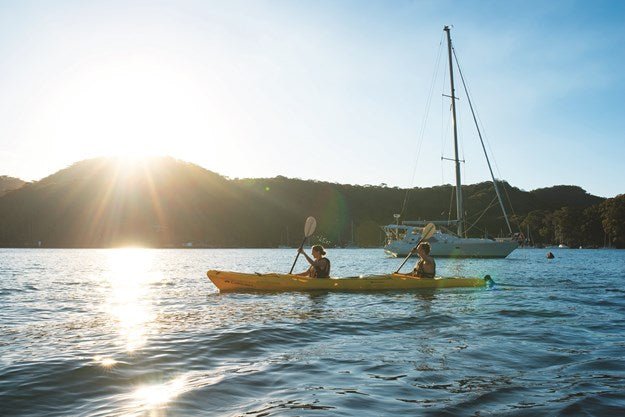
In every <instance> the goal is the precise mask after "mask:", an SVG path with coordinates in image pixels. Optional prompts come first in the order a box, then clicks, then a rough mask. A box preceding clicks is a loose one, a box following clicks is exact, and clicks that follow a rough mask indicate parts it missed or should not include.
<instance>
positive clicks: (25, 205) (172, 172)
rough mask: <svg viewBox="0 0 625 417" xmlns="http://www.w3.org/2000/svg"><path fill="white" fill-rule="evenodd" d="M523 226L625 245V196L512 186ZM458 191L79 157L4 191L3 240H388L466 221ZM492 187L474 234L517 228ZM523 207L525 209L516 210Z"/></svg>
mask: <svg viewBox="0 0 625 417" xmlns="http://www.w3.org/2000/svg"><path fill="white" fill-rule="evenodd" d="M501 186H502V189H503V192H502V194H503V195H504V199H505V202H506V205H507V206H508V211H509V213H510V217H511V219H512V225H513V227H514V229H515V230H514V231H517V232H518V231H520V232H522V233H524V234H526V235H527V236H526V237H527V238H529V240H530V241H531V242H532V243H533V244H537V245H548V244H560V243H564V244H566V245H568V246H571V247H577V246H580V245H581V246H585V247H589V246H591V247H600V246H613V247H619V248H621V247H625V230H624V228H625V196H623V195H621V196H618V197H615V198H611V199H603V198H601V197H597V196H593V195H590V194H588V193H586V192H585V191H584V190H583V189H581V188H580V187H576V186H556V187H550V188H544V189H538V190H533V191H524V190H521V189H519V188H516V187H513V186H511V185H510V184H508V183H506V182H502V183H501ZM453 191H454V188H453V186H451V185H441V186H436V187H427V188H413V189H410V190H406V189H401V188H397V187H388V186H386V185H383V184H382V185H349V184H336V183H329V182H321V181H306V180H300V179H293V178H285V177H281V176H278V177H275V178H256V179H228V178H225V177H223V176H220V175H218V174H216V173H214V172H211V171H209V170H206V169H204V168H202V167H199V166H197V165H194V164H190V163H186V162H183V161H179V160H175V159H173V158H167V157H166V158H153V159H150V160H146V161H144V162H143V163H140V164H136V165H134V166H128V165H125V164H124V162H123V161H121V160H117V159H111V158H96V159H90V160H85V161H81V162H77V163H75V164H74V165H72V166H70V167H68V168H66V169H64V170H61V171H59V172H57V173H55V174H53V175H50V176H49V177H47V178H44V179H42V180H40V181H37V182H33V183H26V184H24V185H22V186H21V187H19V188H17V189H13V190H10V191H7V192H5V193H4V194H3V195H1V196H0V246H2V247H30V246H42V247H113V246H121V245H142V246H153V247H180V246H194V247H276V246H279V245H287V246H295V245H297V244H298V243H299V241H301V237H302V234H303V226H304V220H305V219H306V217H307V216H309V215H312V216H315V217H316V218H317V223H318V227H317V231H316V233H315V235H314V237H313V242H319V243H322V244H325V245H327V246H343V245H346V244H347V243H348V242H350V241H352V239H353V240H354V241H355V242H354V243H356V244H357V245H359V246H362V247H374V246H381V245H382V244H383V241H384V234H383V232H382V229H381V226H382V225H386V224H389V223H391V222H393V221H394V219H393V215H394V214H401V219H403V220H440V219H453V218H455V215H456V214H455V202H454V200H453V199H454V192H453ZM494 196H495V194H494V190H493V185H492V184H491V183H479V184H473V185H468V186H465V187H463V198H464V200H465V207H466V211H467V226H469V227H468V231H467V234H468V235H469V236H475V237H481V236H502V235H507V234H508V230H507V228H506V226H505V221H504V218H503V216H502V214H501V210H500V209H499V208H498V206H497V204H496V201H495V200H494ZM512 208H513V209H514V210H512Z"/></svg>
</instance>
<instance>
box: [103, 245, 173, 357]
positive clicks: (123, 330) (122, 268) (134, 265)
mask: <svg viewBox="0 0 625 417" xmlns="http://www.w3.org/2000/svg"><path fill="white" fill-rule="evenodd" d="M153 260H154V251H152V250H150V249H140V248H123V249H114V250H111V251H110V254H109V273H108V281H109V283H110V285H111V289H110V294H109V297H108V299H107V302H106V306H105V310H106V311H107V312H108V313H109V314H110V315H111V316H112V317H113V318H114V319H115V321H116V322H117V326H118V328H117V332H118V334H119V338H120V342H121V343H122V344H123V345H124V346H125V349H126V351H128V352H132V351H135V350H137V349H139V348H141V347H142V346H144V345H145V343H146V341H147V336H148V333H147V332H148V328H149V324H150V323H151V322H153V321H154V320H155V318H156V315H155V313H154V311H153V297H152V296H151V291H150V284H152V283H154V282H159V281H160V280H161V279H162V275H161V274H160V273H158V272H157V271H153V270H152V265H153Z"/></svg>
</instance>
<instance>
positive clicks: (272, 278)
mask: <svg viewBox="0 0 625 417" xmlns="http://www.w3.org/2000/svg"><path fill="white" fill-rule="evenodd" d="M206 275H207V276H208V278H209V279H210V280H211V282H212V283H213V284H215V286H216V287H217V288H219V290H220V291H222V292H227V291H316V290H323V291H392V290H418V289H436V288H458V287H486V286H490V285H493V280H492V279H491V277H490V276H489V275H486V276H485V277H484V278H465V277H448V278H444V277H436V278H418V277H414V276H412V275H404V274H386V275H371V276H365V277H350V278H309V277H301V276H299V275H290V274H278V273H268V274H260V273H255V274H250V273H243V272H231V271H218V270H210V271H208V272H207V273H206Z"/></svg>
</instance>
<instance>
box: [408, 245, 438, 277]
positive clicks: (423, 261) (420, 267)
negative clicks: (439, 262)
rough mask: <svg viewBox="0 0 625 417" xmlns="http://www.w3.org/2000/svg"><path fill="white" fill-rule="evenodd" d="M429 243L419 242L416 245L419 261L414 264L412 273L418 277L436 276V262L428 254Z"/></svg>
mask: <svg viewBox="0 0 625 417" xmlns="http://www.w3.org/2000/svg"><path fill="white" fill-rule="evenodd" d="M430 250H431V247H430V244H429V243H427V242H422V243H419V246H417V255H419V261H418V262H417V264H416V265H415V268H414V270H413V271H412V275H414V276H416V277H419V278H434V277H435V276H436V262H434V258H432V257H431V256H430Z"/></svg>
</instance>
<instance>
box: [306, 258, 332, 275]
mask: <svg viewBox="0 0 625 417" xmlns="http://www.w3.org/2000/svg"><path fill="white" fill-rule="evenodd" d="M309 271H310V272H311V275H310V276H311V277H313V278H330V260H329V259H328V258H321V259H319V260H317V261H313V264H312V265H311V267H310V269H309Z"/></svg>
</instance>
